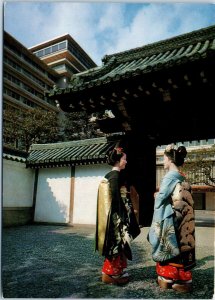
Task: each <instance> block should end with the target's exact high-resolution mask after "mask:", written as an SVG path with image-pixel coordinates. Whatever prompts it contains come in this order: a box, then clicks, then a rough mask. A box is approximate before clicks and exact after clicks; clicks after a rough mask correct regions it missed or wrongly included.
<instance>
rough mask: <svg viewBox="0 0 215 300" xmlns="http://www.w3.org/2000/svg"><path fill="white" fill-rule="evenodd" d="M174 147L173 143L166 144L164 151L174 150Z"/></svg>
mask: <svg viewBox="0 0 215 300" xmlns="http://www.w3.org/2000/svg"><path fill="white" fill-rule="evenodd" d="M174 149H175V145H174V144H170V145H167V147H166V149H165V151H166V152H170V151H171V150H174Z"/></svg>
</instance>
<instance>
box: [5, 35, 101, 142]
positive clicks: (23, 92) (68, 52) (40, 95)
mask: <svg viewBox="0 0 215 300" xmlns="http://www.w3.org/2000/svg"><path fill="white" fill-rule="evenodd" d="M3 46H4V50H3V51H4V55H3V56H4V57H3V58H4V59H3V110H7V109H10V110H12V111H13V110H16V111H20V112H22V111H25V110H26V109H29V108H32V109H33V108H42V109H44V110H47V111H52V112H56V113H57V114H58V115H59V111H60V110H59V108H58V107H57V105H56V102H55V101H54V100H52V99H49V98H48V97H46V96H45V95H46V94H47V93H49V92H50V90H51V89H53V87H54V86H55V85H57V86H59V87H65V86H66V84H67V81H68V80H69V79H70V78H71V76H72V74H76V73H78V72H82V71H85V70H87V69H89V68H93V67H95V66H96V64H95V63H94V62H93V61H92V59H91V58H90V57H89V56H88V55H87V53H86V52H85V51H84V50H83V49H82V48H81V47H80V46H79V45H78V44H77V43H76V42H75V40H73V38H72V37H71V36H70V35H69V34H66V35H63V36H60V37H57V38H55V39H53V40H50V41H46V42H44V43H41V44H39V45H37V46H34V47H32V48H30V49H27V48H26V47H25V46H24V45H22V44H21V43H20V42H19V41H17V40H16V39H15V38H14V37H12V36H11V35H10V34H9V33H7V32H4V45H3ZM62 114H63V113H61V114H60V116H61V118H62V117H63V116H62ZM60 116H59V117H60ZM5 121H7V120H4V122H5ZM4 124H5V123H4ZM20 144H21V143H20V141H19V142H18V141H16V142H15V144H14V142H13V141H12V140H11V136H10V134H7V136H5V135H4V145H6V146H10V147H11V146H12V145H13V146H12V147H15V148H19V147H20Z"/></svg>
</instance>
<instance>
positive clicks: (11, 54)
mask: <svg viewBox="0 0 215 300" xmlns="http://www.w3.org/2000/svg"><path fill="white" fill-rule="evenodd" d="M3 78H4V81H3V84H4V89H3V103H4V109H6V108H7V107H8V106H10V107H14V108H16V109H20V110H25V109H28V108H29V107H32V108H36V107H41V108H44V109H46V110H50V111H56V112H57V111H58V109H57V107H56V103H55V102H54V100H51V99H50V100H48V99H45V97H44V91H49V90H51V89H52V88H53V85H54V84H55V83H56V82H57V81H58V79H59V78H60V76H59V74H58V73H57V72H56V71H55V70H53V69H50V68H49V67H48V66H47V65H46V64H45V63H44V62H42V61H41V60H40V59H38V58H37V57H36V56H35V55H34V54H32V53H31V52H30V51H29V50H28V49H27V48H26V47H25V46H23V45H22V44H21V43H20V42H18V41H17V40H16V39H15V38H13V37H12V36H11V35H10V34H9V33H7V32H4V58H3Z"/></svg>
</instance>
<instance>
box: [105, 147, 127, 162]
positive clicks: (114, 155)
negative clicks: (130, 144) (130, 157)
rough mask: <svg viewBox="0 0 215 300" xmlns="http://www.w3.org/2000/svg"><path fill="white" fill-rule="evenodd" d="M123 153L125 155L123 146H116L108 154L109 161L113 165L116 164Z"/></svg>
mask: <svg viewBox="0 0 215 300" xmlns="http://www.w3.org/2000/svg"><path fill="white" fill-rule="evenodd" d="M123 155H124V152H123V148H122V147H118V146H116V147H115V148H114V149H113V150H111V151H110V152H109V154H108V155H107V163H108V164H109V165H111V166H114V165H115V164H116V162H118V161H120V159H121V158H122V157H123Z"/></svg>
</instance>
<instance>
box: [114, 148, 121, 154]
mask: <svg viewBox="0 0 215 300" xmlns="http://www.w3.org/2000/svg"><path fill="white" fill-rule="evenodd" d="M114 150H116V152H117V154H122V153H123V148H121V147H117V148H114Z"/></svg>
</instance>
